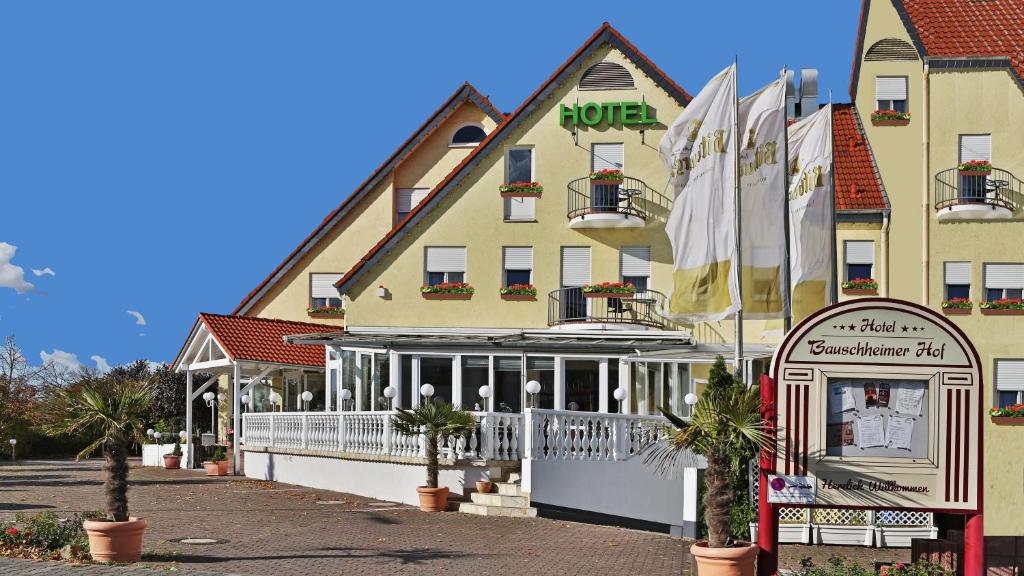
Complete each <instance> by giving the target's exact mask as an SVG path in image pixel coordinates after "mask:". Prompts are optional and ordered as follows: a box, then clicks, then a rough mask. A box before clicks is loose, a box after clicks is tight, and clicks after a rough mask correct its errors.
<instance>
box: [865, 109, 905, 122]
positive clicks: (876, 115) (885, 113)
mask: <svg viewBox="0 0 1024 576" xmlns="http://www.w3.org/2000/svg"><path fill="white" fill-rule="evenodd" d="M871 119H872V120H910V112H897V111H895V110H875V111H874V112H872V113H871Z"/></svg>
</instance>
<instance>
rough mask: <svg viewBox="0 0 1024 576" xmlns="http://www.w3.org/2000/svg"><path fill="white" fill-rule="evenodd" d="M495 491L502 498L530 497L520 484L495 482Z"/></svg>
mask: <svg viewBox="0 0 1024 576" xmlns="http://www.w3.org/2000/svg"><path fill="white" fill-rule="evenodd" d="M494 487H495V489H496V490H497V491H498V494H501V495H502V496H529V494H527V493H526V492H523V487H522V486H520V485H519V484H513V483H511V482H495V483H494Z"/></svg>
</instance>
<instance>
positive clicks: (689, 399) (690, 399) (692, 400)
mask: <svg viewBox="0 0 1024 576" xmlns="http://www.w3.org/2000/svg"><path fill="white" fill-rule="evenodd" d="M683 402H686V403H687V405H689V406H693V405H694V404H696V403H697V395H696V394H694V393H693V392H690V393H689V394H687V395H686V396H683Z"/></svg>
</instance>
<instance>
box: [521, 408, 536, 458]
mask: <svg viewBox="0 0 1024 576" xmlns="http://www.w3.org/2000/svg"><path fill="white" fill-rule="evenodd" d="M533 422H534V419H533V410H531V409H530V408H527V409H526V410H524V411H523V430H522V432H523V447H522V449H521V450H520V452H521V455H522V459H523V460H530V459H532V458H533V432H534V430H533Z"/></svg>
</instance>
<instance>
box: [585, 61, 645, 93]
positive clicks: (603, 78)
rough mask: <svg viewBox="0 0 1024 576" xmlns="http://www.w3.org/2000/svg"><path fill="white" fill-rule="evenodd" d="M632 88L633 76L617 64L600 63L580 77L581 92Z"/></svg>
mask: <svg viewBox="0 0 1024 576" xmlns="http://www.w3.org/2000/svg"><path fill="white" fill-rule="evenodd" d="M632 87H633V75H632V74H630V73H629V70H626V68H625V67H624V66H623V65H621V64H616V63H615V62H598V63H597V64H594V65H593V66H591V67H590V68H587V71H586V72H584V73H583V76H582V77H580V90H624V89H629V88H632Z"/></svg>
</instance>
